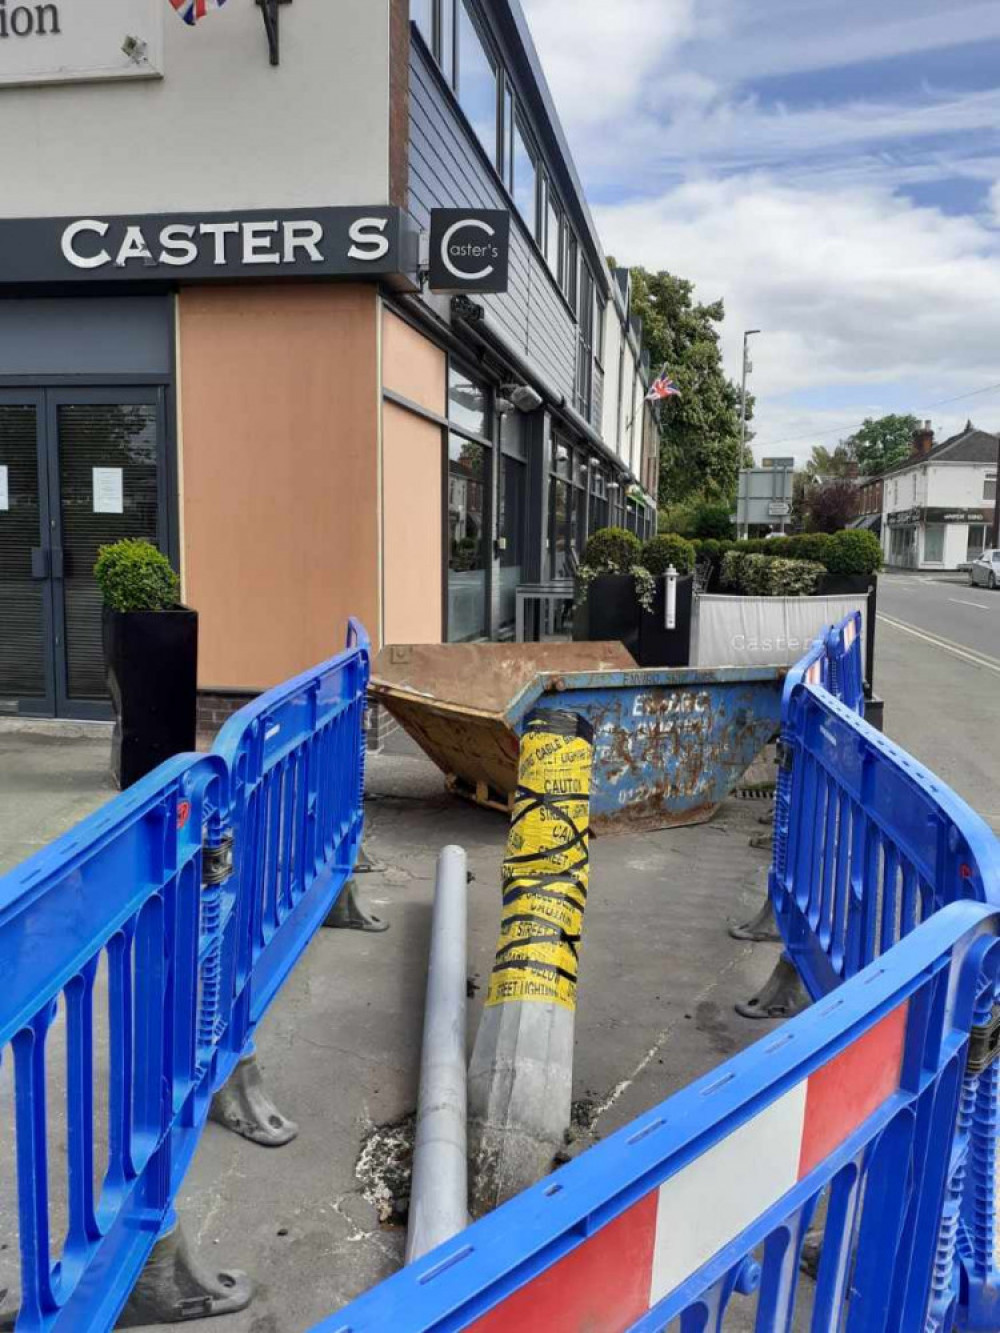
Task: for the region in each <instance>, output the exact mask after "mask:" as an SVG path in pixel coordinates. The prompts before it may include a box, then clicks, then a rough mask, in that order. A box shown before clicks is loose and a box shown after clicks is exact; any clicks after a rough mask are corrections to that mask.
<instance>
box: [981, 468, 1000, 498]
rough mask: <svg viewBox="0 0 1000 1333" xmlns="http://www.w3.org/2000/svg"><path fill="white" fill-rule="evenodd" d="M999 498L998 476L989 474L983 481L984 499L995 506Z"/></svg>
mask: <svg viewBox="0 0 1000 1333" xmlns="http://www.w3.org/2000/svg"><path fill="white" fill-rule="evenodd" d="M996 498H997V474H996V473H995V472H987V474H986V476H985V477H984V479H983V499H984V500H989V502H990V504H995V503H996Z"/></svg>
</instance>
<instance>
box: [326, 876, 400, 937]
mask: <svg viewBox="0 0 1000 1333" xmlns="http://www.w3.org/2000/svg"><path fill="white" fill-rule="evenodd" d="M323 925H324V926H325V927H326V928H327V929H328V930H371V931H381V930H388V929H389V923H388V921H383V920H382V919H381V918H380V917H377V916H372V915H370V914H369V913H368V912H366V911H365V910H364V908H363V907H362V906H361V904H360V903H359V902H358V891H357V887H356V885H355V883H354V880H353V879H349V880H348V881H347V883H346V884H345V885H344V887H343V889H341V891H340V897H339V898H338V899H337V901H336V902H335V903H334V904H333V907H332V908H331V909H330V913H329V915H328V916H327V918H326V920H325V921H324V922H323Z"/></svg>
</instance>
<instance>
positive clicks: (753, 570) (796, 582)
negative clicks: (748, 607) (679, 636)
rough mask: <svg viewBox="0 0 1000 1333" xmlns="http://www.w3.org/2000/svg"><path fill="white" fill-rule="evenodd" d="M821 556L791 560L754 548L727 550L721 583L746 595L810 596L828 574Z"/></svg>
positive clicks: (726, 587)
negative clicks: (820, 561) (750, 549)
mask: <svg viewBox="0 0 1000 1333" xmlns="http://www.w3.org/2000/svg"><path fill="white" fill-rule="evenodd" d="M826 572H827V571H826V566H825V565H821V564H820V563H819V561H818V560H788V559H786V558H785V557H784V556H772V555H762V554H758V553H756V552H752V551H727V552H726V554H725V555H724V556H723V558H722V572H721V583H722V587H723V588H724V589H725V590H726V591H728V592H737V593H740V595H741V596H743V597H808V596H810V595H811V594H812V593H814V592H815V591H816V590H817V588H818V587H819V585H820V583H821V581H822V580H823V578H824V577H825V575H826Z"/></svg>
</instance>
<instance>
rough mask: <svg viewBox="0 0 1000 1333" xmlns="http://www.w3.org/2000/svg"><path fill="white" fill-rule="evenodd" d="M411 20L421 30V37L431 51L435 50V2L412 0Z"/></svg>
mask: <svg viewBox="0 0 1000 1333" xmlns="http://www.w3.org/2000/svg"><path fill="white" fill-rule="evenodd" d="M410 18H411V20H412V21H413V22H414V23H415V24H416V25H417V27H418V28H419V29H420V35H421V37H422V38H423V39H424V41H425V42H426V43H427V46H428V47H429V49H430V50H431V51H433V50H434V0H410Z"/></svg>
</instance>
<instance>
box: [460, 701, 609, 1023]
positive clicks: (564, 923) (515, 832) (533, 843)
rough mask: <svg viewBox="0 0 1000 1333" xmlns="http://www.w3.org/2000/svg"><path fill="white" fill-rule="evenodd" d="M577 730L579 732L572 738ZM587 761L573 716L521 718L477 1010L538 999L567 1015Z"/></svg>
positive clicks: (585, 859) (580, 908)
mask: <svg viewBox="0 0 1000 1333" xmlns="http://www.w3.org/2000/svg"><path fill="white" fill-rule="evenodd" d="M567 723H568V724H570V725H567ZM580 730H585V731H586V732H587V735H579V734H576V732H578V731H580ZM564 732H565V734H564ZM592 758H593V746H592V744H591V741H590V738H589V727H587V725H586V723H582V722H581V720H580V719H578V718H576V717H574V716H573V715H567V714H565V713H559V714H553V713H544V712H541V713H538V714H536V715H534V716H533V717H532V718H530V719H529V721H528V724H527V726H526V728H525V732H524V735H523V737H522V738H521V756H520V764H519V769H518V785H517V793H516V795H515V799H514V809H513V812H512V814H511V823H510V831H509V833H508V836H507V851H506V854H505V857H504V863H503V871H502V883H503V914H502V917H501V922H500V940H499V942H498V944H497V954H496V962H495V964H494V967H493V973H492V975H491V977H490V988H489V993H488V995H487V997H486V1003H487V1005H494V1004H510V1003H511V1002H513V1001H523V1000H540V1001H542V1002H543V1003H546V1004H560V1005H563V1006H564V1007H565V1008H567V1009H575V1008H576V982H577V973H578V969H579V950H580V941H581V939H582V937H583V914H584V910H585V908H586V904H587V885H588V879H589V850H588V837H589V832H590V828H589V818H590V770H591V763H592Z"/></svg>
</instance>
